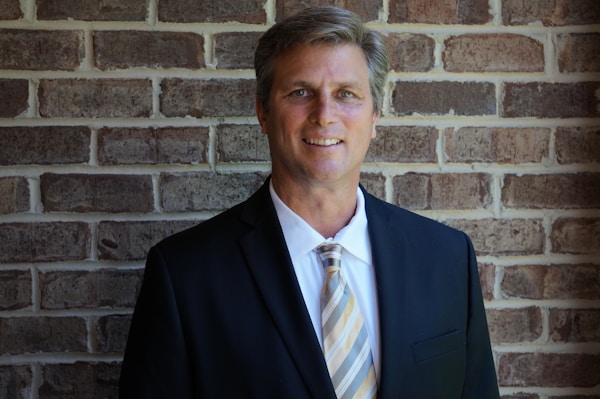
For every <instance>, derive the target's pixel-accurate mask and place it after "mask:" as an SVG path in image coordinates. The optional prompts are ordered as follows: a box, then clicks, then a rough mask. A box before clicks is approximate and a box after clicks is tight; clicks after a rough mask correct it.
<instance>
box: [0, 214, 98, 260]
mask: <svg viewBox="0 0 600 399" xmlns="http://www.w3.org/2000/svg"><path fill="white" fill-rule="evenodd" d="M90 241H91V233H90V230H89V227H88V225H87V224H85V223H81V222H62V223H50V222H46V223H4V224H0V262H3V263H9V262H17V263H19V262H51V261H58V260H81V259H86V258H88V257H89V254H90Z"/></svg>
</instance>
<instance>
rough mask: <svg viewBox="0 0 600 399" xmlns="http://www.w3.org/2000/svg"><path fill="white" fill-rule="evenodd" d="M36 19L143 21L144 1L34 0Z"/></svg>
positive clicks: (145, 8)
mask: <svg viewBox="0 0 600 399" xmlns="http://www.w3.org/2000/svg"><path fill="white" fill-rule="evenodd" d="M36 5H37V17H38V19H42V20H60V19H76V20H83V21H144V20H145V19H146V13H147V1H146V0H129V1H118V0H105V1H97V0H36Z"/></svg>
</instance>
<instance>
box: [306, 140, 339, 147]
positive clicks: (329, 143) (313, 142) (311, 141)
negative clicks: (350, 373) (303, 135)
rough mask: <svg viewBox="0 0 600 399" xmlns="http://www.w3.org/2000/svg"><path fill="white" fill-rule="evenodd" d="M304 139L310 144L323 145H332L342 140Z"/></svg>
mask: <svg viewBox="0 0 600 399" xmlns="http://www.w3.org/2000/svg"><path fill="white" fill-rule="evenodd" d="M304 141H306V142H307V143H308V144H313V145H321V146H330V145H335V144H339V143H340V140H338V139H306V140H304Z"/></svg>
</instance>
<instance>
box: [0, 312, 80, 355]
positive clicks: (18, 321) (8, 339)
mask: <svg viewBox="0 0 600 399" xmlns="http://www.w3.org/2000/svg"><path fill="white" fill-rule="evenodd" d="M86 351H87V328H86V323H85V320H84V319H82V318H80V317H12V318H0V354H2V355H6V354H13V355H15V354H22V353H37V352H86Z"/></svg>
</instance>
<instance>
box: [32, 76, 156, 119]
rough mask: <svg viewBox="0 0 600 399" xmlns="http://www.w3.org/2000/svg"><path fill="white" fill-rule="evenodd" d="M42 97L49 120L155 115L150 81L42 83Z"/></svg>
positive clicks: (67, 81)
mask: <svg viewBox="0 0 600 399" xmlns="http://www.w3.org/2000/svg"><path fill="white" fill-rule="evenodd" d="M38 96H39V100H40V115H41V116H43V117H46V118H52V117H74V118H102V117H108V118H118V117H133V118H137V117H148V116H150V115H151V113H152V83H151V82H150V80H142V79H102V80H94V79H51V80H42V81H41V82H40V87H39V93H38Z"/></svg>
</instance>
